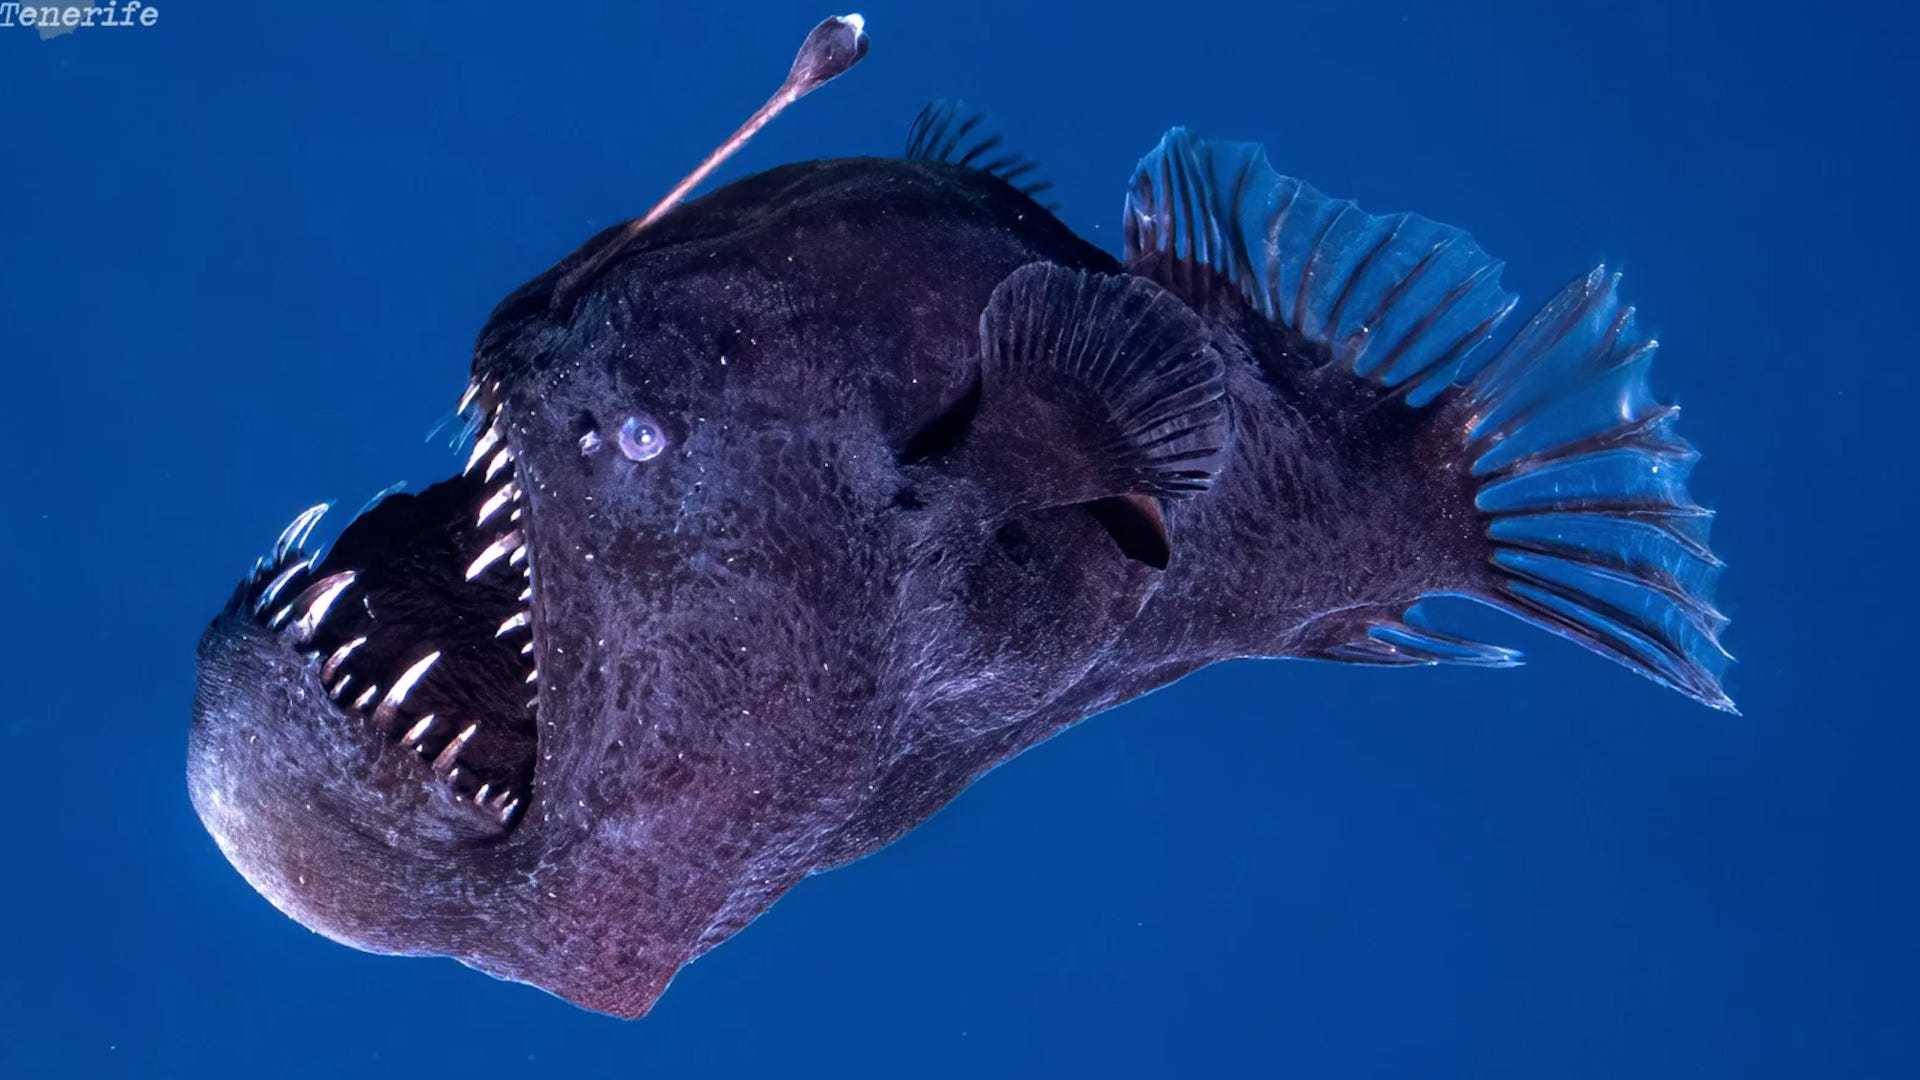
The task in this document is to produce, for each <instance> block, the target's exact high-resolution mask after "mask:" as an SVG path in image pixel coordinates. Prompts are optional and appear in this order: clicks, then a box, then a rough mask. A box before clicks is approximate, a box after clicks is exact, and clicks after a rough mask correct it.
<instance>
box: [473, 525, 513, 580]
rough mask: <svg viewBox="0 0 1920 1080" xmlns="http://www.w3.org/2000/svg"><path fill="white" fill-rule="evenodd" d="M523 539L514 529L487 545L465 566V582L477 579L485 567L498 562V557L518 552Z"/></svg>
mask: <svg viewBox="0 0 1920 1080" xmlns="http://www.w3.org/2000/svg"><path fill="white" fill-rule="evenodd" d="M525 539H526V538H525V537H523V536H522V535H520V530H518V529H515V530H514V531H512V532H510V533H508V534H507V535H505V536H502V537H501V538H499V539H498V540H495V541H494V542H493V543H491V544H488V545H487V549H486V550H485V551H482V552H481V553H480V554H479V555H477V556H475V557H474V560H473V562H471V563H469V564H468V565H467V580H468V581H472V580H473V579H474V578H477V577H479V576H480V574H481V572H482V571H484V570H486V568H487V567H489V566H492V565H493V564H494V563H496V562H498V561H500V556H502V555H507V554H511V553H512V552H515V551H518V550H520V545H521V543H522V542H523V541H524V540H525Z"/></svg>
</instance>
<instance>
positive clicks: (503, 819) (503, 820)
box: [500, 799, 520, 825]
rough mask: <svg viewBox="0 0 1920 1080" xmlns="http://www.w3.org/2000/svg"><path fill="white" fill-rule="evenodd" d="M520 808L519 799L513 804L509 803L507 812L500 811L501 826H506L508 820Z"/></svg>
mask: <svg viewBox="0 0 1920 1080" xmlns="http://www.w3.org/2000/svg"><path fill="white" fill-rule="evenodd" d="M519 807H520V800H519V799H515V800H513V801H512V802H510V803H508V804H507V808H506V809H505V810H502V811H500V824H502V825H505V824H506V823H507V819H508V818H510V817H512V816H513V812H514V811H515V810H517V809H519Z"/></svg>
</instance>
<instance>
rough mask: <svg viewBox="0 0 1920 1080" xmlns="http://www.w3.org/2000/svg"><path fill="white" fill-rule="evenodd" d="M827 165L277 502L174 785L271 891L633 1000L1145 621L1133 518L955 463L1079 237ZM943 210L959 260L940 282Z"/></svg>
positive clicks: (701, 212)
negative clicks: (420, 421)
mask: <svg viewBox="0 0 1920 1080" xmlns="http://www.w3.org/2000/svg"><path fill="white" fill-rule="evenodd" d="M815 165H816V166H817V167H813V168H811V169H808V170H803V171H802V172H801V173H797V174H796V173H792V172H783V171H779V170H776V175H773V176H770V177H762V178H755V179H753V180H752V181H751V182H747V181H743V182H742V184H741V185H736V189H738V190H736V189H725V190H723V191H722V192H719V193H716V195H714V196H710V197H709V199H707V200H703V201H702V202H701V203H696V204H692V205H690V206H688V207H686V208H683V209H682V210H680V211H677V212H676V213H675V214H674V215H671V216H669V217H668V218H667V219H665V220H663V221H662V222H660V223H659V225H658V226H656V227H655V229H654V230H653V231H650V232H649V233H648V234H647V235H646V236H645V237H643V238H642V242H638V243H627V244H626V246H625V248H624V249H623V250H622V251H621V253H620V256H619V258H618V259H617V260H613V261H610V262H606V263H605V264H604V265H601V266H599V267H597V268H596V271H595V273H594V275H593V276H592V278H591V280H588V281H585V282H581V281H579V280H578V275H577V274H576V273H575V271H576V270H577V269H578V268H579V267H581V266H583V265H590V264H592V263H593V262H594V260H595V257H596V255H597V254H598V253H600V252H601V251H602V250H604V249H603V245H605V244H607V243H611V242H613V240H614V239H615V235H616V234H614V233H613V231H611V230H610V231H609V233H608V234H603V236H602V237H600V238H596V239H595V240H593V241H590V242H589V243H588V244H587V245H586V246H585V247H583V248H582V249H581V250H580V251H579V252H577V253H575V255H573V256H570V257H569V258H568V259H567V260H564V261H563V262H562V263H561V264H559V265H557V266H556V267H555V268H554V269H553V270H550V271H549V272H548V273H546V274H544V275H542V276H541V277H539V278H536V279H535V280H534V281H533V282H530V283H529V284H528V285H527V286H525V287H523V288H522V289H521V290H518V291H517V292H515V293H514V294H513V295H511V296H509V297H508V298H507V299H506V300H505V301H503V302H502V303H501V305H500V306H499V307H498V308H497V309H496V311H495V312H494V315H493V316H492V318H491V319H490V320H489V322H488V324H487V326H486V328H485V329H484V330H483V331H482V333H481V335H480V338H479V343H478V346H477V349H476V355H475V359H474V364H473V368H472V373H471V380H470V382H469V384H468V386H467V388H466V393H465V394H464V396H463V397H462V399H461V402H460V413H461V415H462V416H463V417H464V418H465V419H466V420H467V422H468V426H469V431H470V433H471V435H470V438H471V442H470V444H469V446H468V448H467V451H466V454H465V460H464V465H463V467H462V468H461V469H460V470H459V471H458V472H457V473H456V474H455V475H453V476H451V477H449V478H447V479H445V480H442V481H440V482H438V483H436V484H433V485H431V486H429V487H427V488H425V489H424V490H422V491H420V492H418V493H417V494H407V493H401V494H394V495H390V496H388V497H386V498H384V499H381V500H379V501H377V502H376V503H375V504H374V505H372V506H370V507H369V508H368V509H366V510H364V511H363V512H361V513H360V514H359V515H358V516H357V517H355V518H354V519H353V520H352V521H351V522H350V523H349V524H348V525H347V526H346V527H345V528H344V530H343V531H342V532H341V533H340V534H339V536H338V537H337V538H336V539H335V540H334V541H333V543H332V544H331V545H330V546H328V547H327V548H326V549H325V550H324V551H316V552H314V553H312V554H308V553H307V552H306V544H305V539H306V533H308V532H310V531H311V530H312V528H313V526H314V519H315V518H316V517H317V514H316V513H309V514H307V515H302V517H301V518H300V519H299V520H296V522H295V523H294V525H293V526H291V527H290V528H289V530H288V532H287V534H286V535H284V536H283V537H282V539H281V541H280V542H279V543H277V544H276V545H275V547H274V549H273V551H272V552H270V553H269V555H268V556H267V557H266V558H265V559H263V560H262V562H261V564H260V565H259V566H258V567H257V568H256V570H255V572H254V573H253V574H251V575H249V576H248V578H247V579H246V580H245V581H244V582H243V583H242V584H241V586H240V588H239V589H238V590H237V591H236V592H235V594H234V596H233V599H232V601H231V602H230V603H229V604H228V605H227V607H226V609H225V610H224V611H223V612H222V613H221V614H220V616H219V617H218V618H216V619H215V621H214V622H213V624H212V626H211V627H210V628H209V629H208V631H207V634H206V635H205V637H204V639H203V641H202V643H201V649H200V683H199V692H198V695H197V699H196V704H195V717H194V724H193V728H192V734H191V737H190V743H189V784H190V790H191V793H192V797H193V801H194V805H195V807H196V809H197V810H198V812H199V814H200V816H201V819H202V821H203V822H204V823H205V824H206V826H207V828H208V831H209V832H210V833H211V834H212V835H213V836H214V838H215V840H216V841H217V842H218V844H219V846H220V848H221V850H222V852H223V853H224V854H225V855H226V856H227V858H228V859H229V860H230V861H231V862H232V863H233V864H234V865H235V866H236V867H237V868H238V869H239V870H240V872H241V873H242V875H243V876H245V878H246V879H247V880H248V881H249V882H250V883H251V884H252V885H253V886H254V887H255V888H256V889H257V890H258V891H259V892H261V893H262V894H263V895H264V896H266V897H267V898H268V899H269V900H271V901H272V902H273V903H274V904H275V905H276V906H278V907H279V908H280V909H281V910H282V911H284V912H286V913H287V914H288V915H290V916H292V917H293V918H295V919H296V920H298V921H299V922H301V923H303V924H304V925H306V926H308V927H310V928H312V929H314V930H316V931H318V932H320V933H322V934H325V935H326V936H328V937H330V938H333V939H335V940H338V941H341V942H343V943H346V944H349V945H352V946H355V947H357V948H361V949H365V950H369V951H374V952H385V953H407V954H434V955H451V956H454V957H456V958H458V959H460V960H462V961H463V962H466V963H468V964H470V965H472V966H474V967H478V968H481V969H482V970H486V971H489V972H491V973H493V974H496V975H500V976H503V977H507V978H513V979H517V980H520V981H526V982H531V983H534V984H536V985H540V986H542V987H545V988H547V989H549V990H551V991H553V992H555V993H559V994H562V995H563V996H565V997H567V998H568V999H569V1000H573V1001H575V1002H577V1003H580V1004H584V1005H587V1006H589V1007H593V1008H598V1009H602V1010H604V1011H609V1012H614V1013H619V1014H622V1015H634V1014H637V1013H638V1012H641V1011H644V1009H645V1008H646V1007H647V1006H648V1005H649V1004H650V1003H651V1001H652V1000H653V997H654V996H655V995H656V994H657V993H658V992H659V991H660V989H662V988H663V987H664V986H665V984H666V981H667V980H668V979H669V978H671V976H672V973H673V972H674V971H675V970H677V969H678V967H679V966H680V965H681V964H682V963H684V962H685V961H686V960H687V959H689V958H690V957H691V956H693V955H696V954H697V953H698V952H699V951H702V950H703V949H705V948H707V947H710V946H711V944H713V943H714V942H715V941H717V940H718V939H719V938H721V937H724V936H725V934H726V933H727V932H730V928H737V926H738V925H741V924H743V923H744V921H745V920H746V919H748V918H750V917H751V916H752V915H753V914H756V913H757V912H758V911H759V910H760V909H762V908H764V907H765V906H766V904H768V903H770V902H771V901H772V899H774V898H775V897H777V896H778V895H779V894H780V893H781V892H783V891H784V890H785V888H787V887H790V886H791V885H792V884H793V883H795V882H797V881H798V880H800V879H801V878H802V877H804V876H805V875H806V874H807V873H809V872H811V871H813V870H815V869H818V868H819V866H820V865H821V864H822V862H823V860H825V859H828V858H829V857H830V856H829V854H828V853H830V852H833V851H837V850H839V851H843V850H845V849H846V847H847V845H848V844H849V843H852V844H853V846H854V847H859V842H858V841H857V840H856V841H847V840H846V839H845V838H844V836H843V835H842V834H844V833H845V832H846V831H847V830H848V829H849V828H850V827H854V826H853V825H852V823H855V822H857V821H859V820H860V819H861V818H862V814H863V810H864V809H865V808H866V807H867V804H868V802H869V800H871V799H872V798H873V797H874V793H875V792H876V791H877V790H880V789H881V788H882V787H883V785H884V784H886V783H888V782H889V781H890V780H892V781H893V782H897V781H898V777H897V771H898V763H899V762H900V761H902V760H903V759H906V758H910V757H912V756H913V755H915V754H918V753H921V752H922V751H924V749H925V748H926V747H927V746H928V745H929V744H930V743H931V742H937V741H940V740H954V741H956V742H957V743H965V742H967V741H968V740H976V739H984V738H987V737H989V736H990V735H991V734H992V733H993V732H995V731H1002V732H1004V731H1005V730H1006V729H1007V728H1008V727H1009V726H1010V725H1013V724H1016V723H1018V722H1020V721H1021V720H1022V719H1023V718H1025V717H1028V716H1031V715H1032V714H1033V713H1034V711H1035V710H1036V709H1038V708H1040V707H1041V706H1042V705H1043V704H1044V703H1045V702H1047V701H1049V700H1051V698H1052V697H1053V696H1055V695H1057V694H1058V693H1059V691H1060V688H1061V687H1062V686H1064V685H1068V684H1070V683H1071V682H1073V681H1074V680H1075V679H1078V678H1079V677H1081V676H1082V675H1083V674H1084V673H1085V671H1086V670H1087V668H1088V666H1089V665H1090V664H1091V663H1092V662H1093V660H1094V658H1095V657H1096V656H1097V655H1098V654H1099V653H1100V651H1101V650H1102V649H1103V648H1104V647H1105V645H1106V644H1108V643H1110V642H1111V641H1112V639H1113V638H1114V636H1115V635H1116V634H1117V633H1119V632H1120V630H1121V629H1122V628H1123V627H1124V626H1125V625H1126V623H1127V621H1128V620H1129V619H1130V618H1131V617H1132V616H1133V614H1134V613H1136V612H1137V611H1138V610H1139V607H1140V604H1141V602H1142V598H1143V597H1144V595H1145V594H1146V591H1147V590H1148V589H1149V588H1150V587H1151V585H1152V583H1153V582H1154V581H1155V580H1156V579H1157V576H1158V574H1159V570H1160V567H1162V566H1164V557H1162V558H1161V559H1160V561H1159V563H1158V564H1157V565H1156V563H1155V559H1154V557H1153V556H1152V554H1151V553H1150V552H1149V553H1148V554H1146V555H1144V556H1143V555H1142V554H1141V553H1140V551H1139V550H1136V549H1135V547H1134V546H1132V545H1130V544H1129V543H1128V542H1126V538H1127V536H1128V535H1129V530H1128V529H1127V528H1125V527H1123V526H1122V525H1119V524H1116V522H1118V521H1120V520H1121V519H1129V514H1128V512H1125V511H1124V509H1122V510H1119V511H1116V509H1115V507H1113V506H1108V507H1106V508H1105V509H1104V510H1102V509H1101V508H1099V507H1097V506H1095V505H1093V502H1092V501H1089V500H1093V499H1095V496H1097V495H1098V494H1100V493H1091V494H1089V495H1087V497H1085V498H1083V497H1082V496H1081V495H1072V497H1070V498H1069V497H1063V498H1060V499H1055V500H1050V501H1049V500H1041V501H1039V502H1035V501H1033V500H1024V501H1023V500H1020V499H996V498H995V497H994V495H993V493H994V491H996V490H997V488H998V487H1000V486H1002V485H1001V484H1000V482H999V480H997V479H996V476H997V475H999V474H997V473H996V472H995V469H996V468H1004V467H1005V463H1004V462H1002V463H1001V464H1000V465H998V466H993V465H991V462H990V460H989V459H992V458H993V455H992V454H990V453H989V454H982V453H981V452H980V450H979V444H980V443H981V442H982V441H983V440H990V439H994V438H1002V437H1003V436H997V435H995V434H994V432H995V431H999V430H1001V429H1002V428H1005V429H1007V430H1013V429H1015V428H1017V427H1018V425H1017V424H1015V425H1011V426H1009V425H1006V424H1002V425H1001V426H1000V427H999V428H994V427H993V426H992V425H990V424H987V425H983V423H982V422H981V420H980V419H979V417H978V416H977V415H976V414H978V413H980V412H981V405H982V400H983V399H982V395H981V388H982V386H983V375H982V367H981V357H980V355H979V354H980V333H981V331H980V326H981V318H982V311H983V310H985V309H986V308H987V306H988V304H989V300H990V298H991V297H992V296H993V295H994V292H995V289H996V287H997V286H998V285H999V283H1001V282H1002V281H1003V280H1005V279H1007V277H1008V276H1009V274H1011V273H1012V272H1013V271H1014V270H1017V269H1018V268H1019V267H1021V266H1022V265H1025V264H1027V263H1030V262H1034V261H1035V260H1044V259H1048V258H1051V259H1057V260H1061V261H1078V262H1081V263H1099V262H1100V261H1101V260H1103V259H1105V256H1102V255H1100V254H1099V253H1098V252H1096V251H1094V250H1093V249H1091V248H1090V247H1088V246H1087V245H1085V244H1084V243H1083V242H1082V241H1079V240H1078V239H1077V238H1074V237H1073V236H1072V235H1071V234H1070V233H1068V232H1067V231H1066V230H1065V228H1064V227H1062V226H1060V225H1059V224H1058V223H1057V222H1055V221H1053V220H1052V219H1051V217H1050V216H1042V215H1040V214H1038V213H1035V216H1034V219H1033V221H1032V222H1026V221H1025V219H1024V215H1026V214H1028V213H1032V212H1036V211H1037V208H1035V207H1033V205H1032V203H1031V202H1030V200H1027V199H1026V198H1025V197H1024V196H1020V195H1017V193H1014V192H1012V190H1011V189H1004V185H1001V188H997V189H994V190H993V191H992V192H991V193H990V194H991V196H992V198H993V199H998V200H1000V201H1001V202H1002V203H1004V204H1005V205H1004V206H1000V207H999V208H998V209H997V210H996V212H997V213H999V214H1000V215H1001V217H1002V218H1003V219H1004V221H1003V222H1002V223H1001V224H1000V227H998V228H996V229H985V228H982V227H981V226H980V225H979V224H978V222H977V221H976V220H975V219H976V218H977V217H978V215H979V212H980V210H979V203H980V201H981V199H982V198H983V197H982V196H981V195H980V194H979V193H978V192H977V191H974V190H972V188H971V187H969V186H968V185H977V184H978V183H979V182H978V181H977V180H975V179H972V178H969V177H966V176H965V175H963V174H959V173H957V172H956V173H955V174H954V175H953V176H945V175H937V174H939V172H940V170H939V169H937V168H934V167H931V166H924V165H914V164H912V163H891V164H887V165H884V166H882V165H876V164H875V163H873V162H871V161H854V162H843V163H815ZM857 178H864V179H857ZM1002 189H1004V190H1002ZM770 190H771V191H777V192H779V195H778V197H776V196H775V195H773V194H770V193H769V192H770ZM916 200H917V201H916ZM995 205H996V206H997V205H998V204H995ZM882 207H884V208H887V209H888V210H889V211H890V212H892V213H893V214H894V215H895V218H896V220H895V222H894V224H892V225H885V224H874V223H875V222H877V221H884V219H885V215H884V214H882V213H880V208H882ZM942 208H944V209H942ZM939 221H949V222H958V223H959V224H958V225H954V226H952V228H954V229H955V231H956V232H958V233H959V234H960V235H961V236H962V237H963V238H965V239H966V240H967V241H968V242H970V243H972V244H973V245H974V247H975V249H976V250H975V253H974V254H973V256H972V257H971V258H969V259H966V260H956V261H954V262H953V263H951V264H950V265H949V266H947V267H946V268H945V269H944V271H943V272H942V273H937V274H936V273H930V272H928V271H927V269H926V267H925V266H924V261H925V255H926V253H927V252H928V250H929V246H928V245H929V242H930V236H932V235H933V234H934V233H935V232H936V230H935V227H934V223H937V222H939ZM836 222H837V223H839V225H838V226H834V223H836ZM848 222H856V223H863V224H861V225H860V227H859V229H858V230H856V231H858V232H859V233H860V234H861V236H862V237H863V238H862V239H860V240H859V241H858V242H854V241H848V242H845V243H828V244H823V243H821V240H820V234H821V230H822V229H824V228H827V227H829V226H834V227H839V228H849V227H850V226H848V225H847V223H848ZM890 260H891V261H892V263H894V264H896V265H889V261H890ZM1001 389H1004V388H1001ZM999 392H1000V390H999V389H995V390H994V392H993V393H989V394H988V395H987V396H986V398H985V399H984V400H985V401H986V402H987V403H988V404H989V405H991V404H992V403H993V402H995V401H997V400H1000V399H999V398H997V397H996V396H995V394H997V393H999ZM1070 404H1071V402H1070V401H1068V400H1067V399H1066V398H1061V399H1059V400H1058V401H1056V402H1055V405H1056V406H1057V407H1058V408H1067V407H1068V405H1070ZM986 415H987V417H988V419H993V418H994V416H995V415H996V414H995V412H994V411H993V410H992V409H988V410H987V413H986ZM1002 419H1004V417H1003V418H1002ZM966 448H972V449H970V450H969V449H966ZM1003 456H1004V455H1003ZM983 461H986V462H989V464H988V465H982V464H981V462H983ZM1031 486H1032V485H1030V484H1029V485H1027V487H1029V488H1030V487H1031ZM1103 490H1104V489H1103ZM1069 494H1071V493H1069ZM1107 501H1109V502H1111V500H1107ZM1116 513H1117V516H1116ZM1132 519H1138V515H1137V514H1134V515H1133V518H1132ZM1130 520H1131V519H1130ZM1136 524H1137V520H1136ZM1133 531H1135V532H1137V531H1138V530H1137V529H1136V530H1133ZM1148 531H1151V530H1148ZM956 783H957V784H958V785H959V786H964V779H962V780H960V781H957V782H956ZM955 790H957V786H956V788H955Z"/></svg>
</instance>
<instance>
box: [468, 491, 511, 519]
mask: <svg viewBox="0 0 1920 1080" xmlns="http://www.w3.org/2000/svg"><path fill="white" fill-rule="evenodd" d="M516 490H517V489H516V488H515V487H514V486H513V484H511V483H508V484H506V485H504V486H502V487H501V488H500V490H499V491H496V492H494V493H493V494H492V495H490V496H488V497H487V501H486V502H484V503H481V504H480V517H479V520H477V521H475V522H474V525H476V526H480V525H485V524H486V523H487V519H488V518H490V517H492V516H493V515H495V514H497V513H499V512H500V508H501V507H503V506H505V505H507V504H508V503H509V502H512V501H513V495H514V492H515V491H516ZM515 512H516V513H518V511H515Z"/></svg>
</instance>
